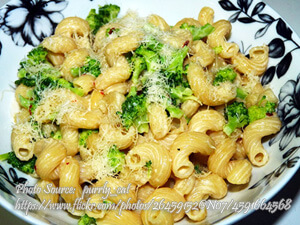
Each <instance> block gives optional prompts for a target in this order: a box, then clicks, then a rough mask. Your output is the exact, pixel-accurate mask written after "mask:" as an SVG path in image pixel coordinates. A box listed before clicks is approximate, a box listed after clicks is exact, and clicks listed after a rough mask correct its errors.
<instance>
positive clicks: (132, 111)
mask: <svg viewBox="0 0 300 225" xmlns="http://www.w3.org/2000/svg"><path fill="white" fill-rule="evenodd" d="M147 112H148V111H147V101H146V96H145V94H140V95H133V96H128V97H127V98H126V100H125V101H124V102H123V104H122V112H117V113H118V115H119V116H120V117H121V119H122V124H123V126H124V127H125V128H126V129H129V128H130V127H131V126H132V125H135V127H136V128H137V129H138V132H139V133H144V132H148V129H149V127H148V117H147Z"/></svg>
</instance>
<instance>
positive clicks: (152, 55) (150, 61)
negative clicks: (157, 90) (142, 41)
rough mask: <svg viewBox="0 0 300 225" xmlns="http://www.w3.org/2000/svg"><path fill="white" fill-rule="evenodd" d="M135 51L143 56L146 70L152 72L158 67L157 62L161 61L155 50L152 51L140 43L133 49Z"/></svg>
mask: <svg viewBox="0 0 300 225" xmlns="http://www.w3.org/2000/svg"><path fill="white" fill-rule="evenodd" d="M135 53H136V54H137V55H139V56H142V57H143V58H144V60H145V63H146V67H147V71H149V72H154V71H156V70H157V69H158V68H159V66H160V65H159V64H160V62H161V61H160V56H159V55H158V54H157V52H155V51H152V50H151V49H149V48H147V46H145V45H141V46H140V47H138V48H137V49H136V50H135Z"/></svg>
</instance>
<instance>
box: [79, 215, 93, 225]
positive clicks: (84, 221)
mask: <svg viewBox="0 0 300 225" xmlns="http://www.w3.org/2000/svg"><path fill="white" fill-rule="evenodd" d="M96 224H97V223H96V219H95V218H94V217H89V216H88V215H87V214H84V215H83V216H81V217H80V219H79V220H78V225H96Z"/></svg>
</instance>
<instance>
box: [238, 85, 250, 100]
mask: <svg viewBox="0 0 300 225" xmlns="http://www.w3.org/2000/svg"><path fill="white" fill-rule="evenodd" d="M247 95H248V93H247V92H246V91H245V90H244V89H242V88H239V87H238V88H236V97H237V98H240V99H245V98H246V97H247Z"/></svg>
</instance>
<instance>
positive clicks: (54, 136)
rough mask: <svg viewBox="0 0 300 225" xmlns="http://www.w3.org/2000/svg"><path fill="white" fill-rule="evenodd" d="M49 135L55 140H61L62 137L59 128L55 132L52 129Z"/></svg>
mask: <svg viewBox="0 0 300 225" xmlns="http://www.w3.org/2000/svg"><path fill="white" fill-rule="evenodd" d="M50 135H51V137H52V138H53V139H56V140H61V139H62V134H61V131H60V130H58V131H56V132H54V131H52V132H51V134H50Z"/></svg>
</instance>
